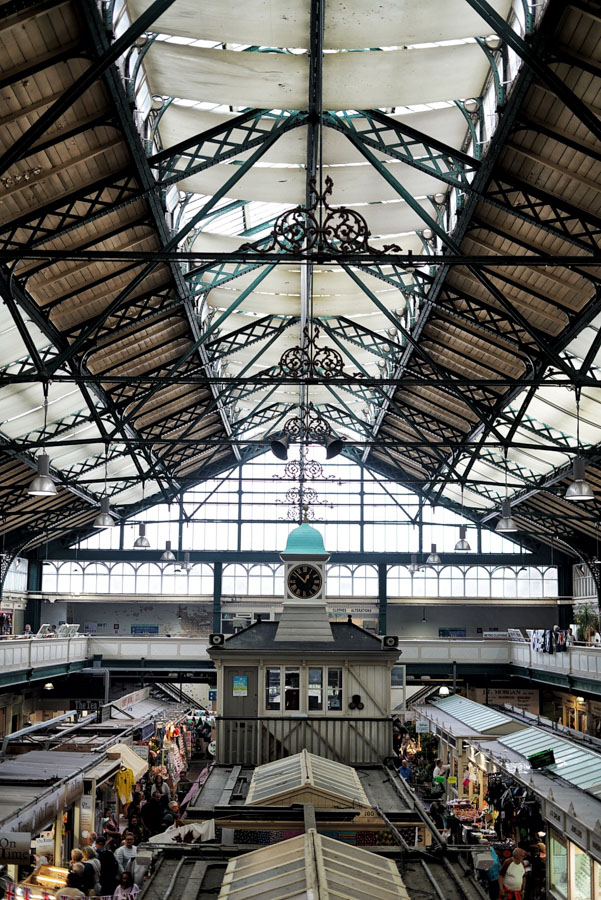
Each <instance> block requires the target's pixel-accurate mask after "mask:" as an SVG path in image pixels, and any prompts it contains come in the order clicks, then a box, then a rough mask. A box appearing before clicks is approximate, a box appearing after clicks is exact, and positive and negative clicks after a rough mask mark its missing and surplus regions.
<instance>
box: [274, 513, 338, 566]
mask: <svg viewBox="0 0 601 900" xmlns="http://www.w3.org/2000/svg"><path fill="white" fill-rule="evenodd" d="M329 555H330V554H329V553H328V552H327V550H326V548H325V547H324V544H323V536H322V534H321V532H319V531H318V530H317V529H316V528H313V527H312V526H311V525H309V523H308V522H303V524H302V525H299V526H298V528H295V529H293V531H291V532H290V534H289V535H288V541H287V542H286V549H285V550H284V551H283V553H282V554H281V556H282V558H283V559H290V558H292V557H294V558H296V557H303V558H307V557H309V558H312V559H316V558H319V559H327V558H328V557H329Z"/></svg>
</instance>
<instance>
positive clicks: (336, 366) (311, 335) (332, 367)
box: [278, 325, 365, 378]
mask: <svg viewBox="0 0 601 900" xmlns="http://www.w3.org/2000/svg"><path fill="white" fill-rule="evenodd" d="M303 336H304V342H303V345H302V346H298V347H290V349H289V350H286V351H285V352H284V353H282V355H281V357H280V361H279V363H278V366H279V370H280V374H281V375H283V376H287V377H291V376H297V377H298V376H301V377H303V378H304V377H308V376H311V377H313V378H344V377H345V376H346V374H347V373H346V372H345V371H344V359H343V357H342V354H341V353H339V352H338V350H336V348H335V347H318V346H317V343H316V341H317V338H318V337H319V328H317V327H316V328H315V330H312V329H311V328H310V327H309V325H305V327H304V328H303ZM363 377H365V376H364V374H363V373H362V372H353V378H363Z"/></svg>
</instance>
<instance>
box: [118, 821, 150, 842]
mask: <svg viewBox="0 0 601 900" xmlns="http://www.w3.org/2000/svg"><path fill="white" fill-rule="evenodd" d="M128 831H131V833H132V834H133V836H134V844H135V845H136V846H137V845H138V844H141V843H142V841H143V840H144V837H145V835H144V826H143V825H142V822H141V820H140V816H137V815H136V816H132V817H131V818H130V820H129V825H128V827H127V828H126V829H125V832H124V833H123V838H125V835H126V834H127V832H128Z"/></svg>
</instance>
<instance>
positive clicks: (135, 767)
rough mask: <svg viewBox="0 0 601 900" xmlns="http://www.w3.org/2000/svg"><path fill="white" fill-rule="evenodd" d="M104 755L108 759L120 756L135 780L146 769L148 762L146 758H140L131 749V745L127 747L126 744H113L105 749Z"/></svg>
mask: <svg viewBox="0 0 601 900" xmlns="http://www.w3.org/2000/svg"><path fill="white" fill-rule="evenodd" d="M106 755H107V756H108V757H109V759H116V758H117V757H121V762H122V763H123V765H124V766H125V768H126V769H131V771H132V772H133V775H134V780H135V781H137V780H138V779H139V778H141V777H142V775H144V773H145V772H147V771H148V763H147V762H146V760H144V759H142V757H141V756H138V754H137V753H136V752H135V750H132V749H131V747H128V746H127V744H113V746H112V747H109V749H108V750H107V751H106Z"/></svg>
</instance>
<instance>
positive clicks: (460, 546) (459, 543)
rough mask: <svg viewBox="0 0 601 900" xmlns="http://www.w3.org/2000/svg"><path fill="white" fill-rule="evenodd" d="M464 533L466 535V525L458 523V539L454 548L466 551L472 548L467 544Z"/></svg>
mask: <svg viewBox="0 0 601 900" xmlns="http://www.w3.org/2000/svg"><path fill="white" fill-rule="evenodd" d="M466 535H467V525H460V526H459V540H458V541H457V543H456V544H455V550H463V551H465V552H468V551H469V550H471V549H472V548H471V547H470V545H469V542H468V541H467V539H466Z"/></svg>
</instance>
